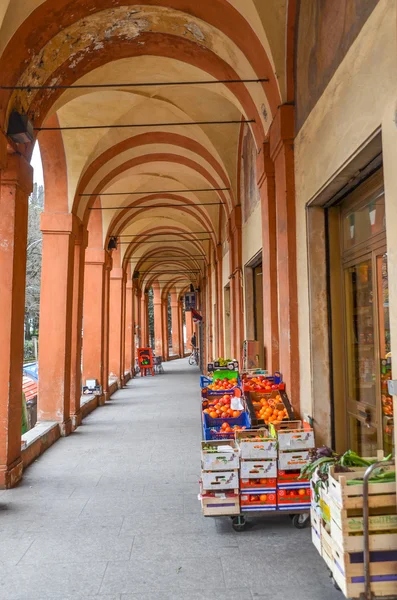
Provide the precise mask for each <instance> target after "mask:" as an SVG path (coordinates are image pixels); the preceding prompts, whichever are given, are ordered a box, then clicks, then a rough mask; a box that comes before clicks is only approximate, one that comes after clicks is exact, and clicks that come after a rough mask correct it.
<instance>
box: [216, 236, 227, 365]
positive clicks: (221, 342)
mask: <svg viewBox="0 0 397 600" xmlns="http://www.w3.org/2000/svg"><path fill="white" fill-rule="evenodd" d="M215 277H216V286H215V289H216V317H217V339H216V342H215V348H216V350H215V354H216V358H219V357H220V356H223V355H224V354H225V336H224V331H223V327H224V321H223V255H222V244H218V245H217V247H216V263H215Z"/></svg>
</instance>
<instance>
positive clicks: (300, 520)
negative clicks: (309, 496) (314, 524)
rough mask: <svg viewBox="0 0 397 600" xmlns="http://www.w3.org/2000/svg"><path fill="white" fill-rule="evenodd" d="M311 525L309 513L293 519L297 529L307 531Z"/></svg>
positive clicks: (295, 516)
mask: <svg viewBox="0 0 397 600" xmlns="http://www.w3.org/2000/svg"><path fill="white" fill-rule="evenodd" d="M309 523H310V515H309V513H301V514H299V515H294V516H293V517H292V524H293V526H294V527H296V529H305V527H307V526H308V525H309Z"/></svg>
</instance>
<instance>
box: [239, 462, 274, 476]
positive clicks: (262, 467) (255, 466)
mask: <svg viewBox="0 0 397 600" xmlns="http://www.w3.org/2000/svg"><path fill="white" fill-rule="evenodd" d="M240 477H241V479H266V478H269V477H271V478H275V477H277V461H276V460H242V461H241V462H240Z"/></svg>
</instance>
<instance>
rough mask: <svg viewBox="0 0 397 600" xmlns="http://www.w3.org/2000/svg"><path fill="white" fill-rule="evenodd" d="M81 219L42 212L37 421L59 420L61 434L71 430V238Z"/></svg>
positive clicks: (72, 270)
mask: <svg viewBox="0 0 397 600" xmlns="http://www.w3.org/2000/svg"><path fill="white" fill-rule="evenodd" d="M79 225H80V222H79V220H78V219H77V217H75V216H74V215H72V214H70V213H43V214H42V215H41V231H42V233H43V259H42V275H41V297H40V343H39V374H40V376H39V393H38V403H37V408H38V411H37V413H38V414H37V416H38V420H39V421H58V423H59V426H60V430H61V435H68V434H69V433H70V432H71V430H72V421H71V418H70V392H71V387H70V374H71V348H72V345H71V344H72V315H73V278H74V242H75V238H76V236H77V235H78V228H79Z"/></svg>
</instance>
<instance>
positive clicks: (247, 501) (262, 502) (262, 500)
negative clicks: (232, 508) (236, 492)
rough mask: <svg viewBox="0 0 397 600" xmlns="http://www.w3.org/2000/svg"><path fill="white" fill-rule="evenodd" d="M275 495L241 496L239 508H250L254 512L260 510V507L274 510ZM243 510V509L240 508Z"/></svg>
mask: <svg viewBox="0 0 397 600" xmlns="http://www.w3.org/2000/svg"><path fill="white" fill-rule="evenodd" d="M276 501H277V497H276V494H274V493H270V494H247V493H245V494H241V496H240V504H241V507H252V508H253V509H254V510H255V508H256V509H260V507H261V506H263V507H267V508H270V507H272V508H273V510H276V506H277V504H276ZM242 510H244V508H242Z"/></svg>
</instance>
